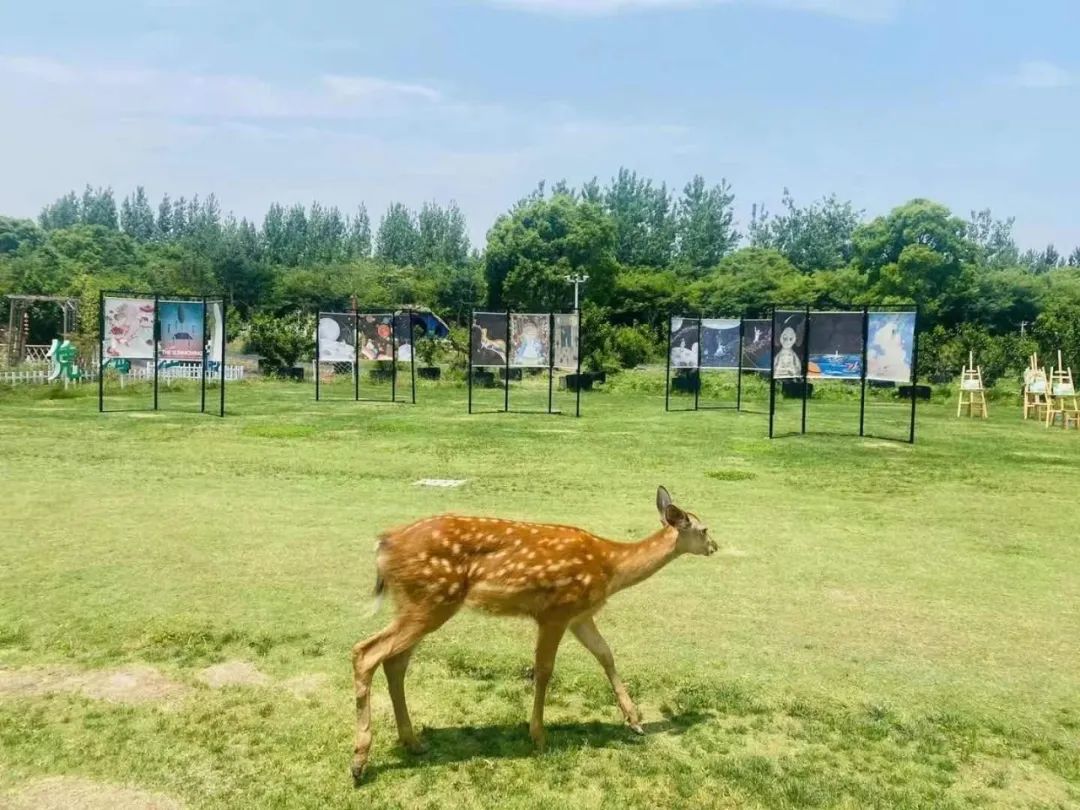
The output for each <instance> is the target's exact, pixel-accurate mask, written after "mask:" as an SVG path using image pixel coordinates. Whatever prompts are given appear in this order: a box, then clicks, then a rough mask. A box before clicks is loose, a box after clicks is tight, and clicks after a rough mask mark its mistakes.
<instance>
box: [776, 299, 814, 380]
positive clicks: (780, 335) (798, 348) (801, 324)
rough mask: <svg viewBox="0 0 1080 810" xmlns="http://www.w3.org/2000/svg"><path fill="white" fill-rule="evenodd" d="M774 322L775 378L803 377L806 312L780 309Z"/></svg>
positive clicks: (790, 378) (792, 378)
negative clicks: (781, 310) (782, 310)
mask: <svg viewBox="0 0 1080 810" xmlns="http://www.w3.org/2000/svg"><path fill="white" fill-rule="evenodd" d="M773 322H774V327H773V378H774V379H777V380H795V379H802V377H803V358H802V355H803V349H804V344H805V342H806V313H805V312H780V311H778V312H776V313H775V315H774V317H773Z"/></svg>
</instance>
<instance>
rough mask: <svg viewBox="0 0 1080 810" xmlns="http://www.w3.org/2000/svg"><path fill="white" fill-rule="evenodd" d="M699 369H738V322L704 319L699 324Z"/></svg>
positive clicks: (729, 319)
mask: <svg viewBox="0 0 1080 810" xmlns="http://www.w3.org/2000/svg"><path fill="white" fill-rule="evenodd" d="M701 367H702V368H738V367H739V321H738V319H735V318H706V319H704V320H703V321H702V322H701Z"/></svg>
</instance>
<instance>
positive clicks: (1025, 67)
mask: <svg viewBox="0 0 1080 810" xmlns="http://www.w3.org/2000/svg"><path fill="white" fill-rule="evenodd" d="M1076 83H1077V76H1076V75H1074V74H1073V73H1070V72H1069V71H1068V70H1066V69H1065V68H1063V67H1061V66H1059V65H1055V64H1054V63H1053V62H1046V61H1043V60H1031V61H1028V62H1023V63H1021V65H1020V66H1019V67H1018V68H1017V70H1016V72H1015V73H1014V74H1013V75H1012V76H1011V77H1010V78H1009V84H1012V85H1014V86H1016V87H1026V88H1029V89H1035V90H1046V89H1053V88H1055V87H1069V86H1071V85H1074V84H1076Z"/></svg>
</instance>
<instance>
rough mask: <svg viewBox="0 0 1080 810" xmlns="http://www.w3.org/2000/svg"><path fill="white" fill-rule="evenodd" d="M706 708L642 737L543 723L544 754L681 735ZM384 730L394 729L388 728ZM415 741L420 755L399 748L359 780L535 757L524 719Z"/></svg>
mask: <svg viewBox="0 0 1080 810" xmlns="http://www.w3.org/2000/svg"><path fill="white" fill-rule="evenodd" d="M713 716H714V715H713V713H711V712H697V711H690V712H684V713H682V714H678V715H673V716H671V717H668V718H666V719H664V720H658V721H655V722H652V723H642V728H644V729H645V735H644V736H639V735H637V734H634V732H632V731H631V730H630V729H629V728H627V727H626V726H625V725H624V724H622V723H600V722H591V723H554V724H548V725H545V726H544V728H545V730H546V731H547V749H546V750H547V752H548V753H554V754H557V753H561V752H563V751H566V750H570V749H575V748H586V747H588V748H604V747H612V746H624V745H625V746H635V745H642V744H643V743H644V741H645V740H646V739H647V738H648V737H649V736H651V735H653V734H670V735H679V734H685V733H686V732H687V731H689V730H690V729H691V728H693V727H694V726H696V725H698V724H700V723H703V722H705V721H707V720H710V719H712V717H713ZM389 733H393V732H392V731H391V732H389ZM420 740H421V742H423V744H424V745H425V746H426V747H427V751H426V752H425V753H422V754H409V753H407V752H404V751H402V750H401V749H400V748H399V749H398V750H399V756H400V759H399V760H398V761H396V762H388V763H385V764H381V763H374V764H373V765H372V766H371V767H370V768H369V769H368V771H367V772H366V774H365V775H364V784H365V785H366V784H369V783H371V782H373V781H375V780H376V779H378V777H379V775H380V774H383V773H391V772H393V771H410V770H414V769H417V768H430V767H434V766H439V765H449V764H451V763H455V762H467V761H469V760H473V759H477V760H485V759H487V760H490V759H526V758H528V757H533V756H536V749H535V748H534V746H533V743H532V740H530V739H529V726H528V723H525V722H521V723H507V724H502V725H485V726H453V727H450V728H432V727H425V728H424V730H423V731H422V732H421V733H420Z"/></svg>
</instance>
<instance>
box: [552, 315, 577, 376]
mask: <svg viewBox="0 0 1080 810" xmlns="http://www.w3.org/2000/svg"><path fill="white" fill-rule="evenodd" d="M554 365H555V368H563V369H577V365H578V316H577V315H576V314H573V315H556V316H555V362H554Z"/></svg>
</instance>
